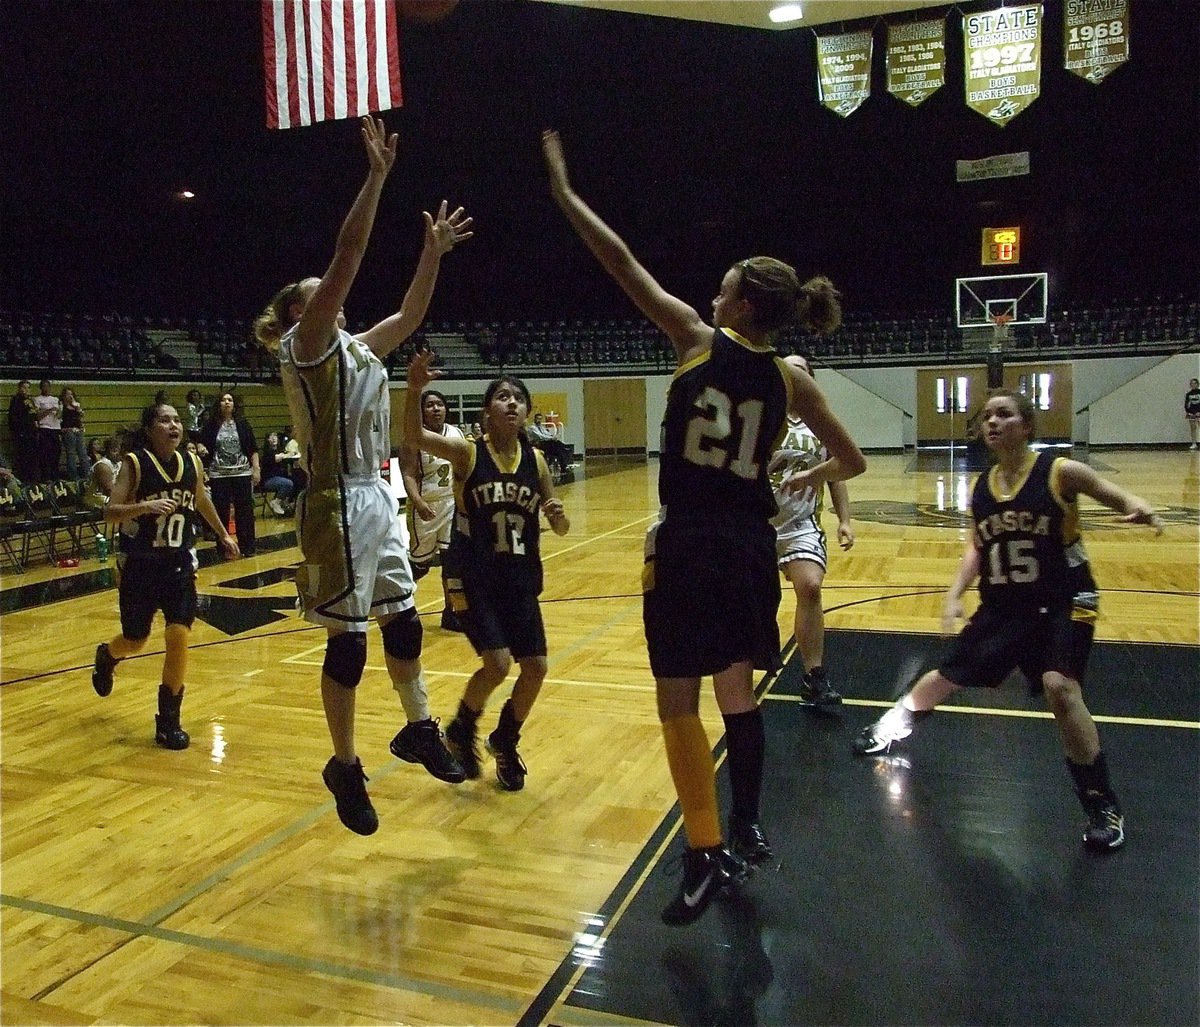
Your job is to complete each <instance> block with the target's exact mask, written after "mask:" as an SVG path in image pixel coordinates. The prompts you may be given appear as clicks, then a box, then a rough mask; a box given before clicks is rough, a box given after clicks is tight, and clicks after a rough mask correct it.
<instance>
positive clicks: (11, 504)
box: [0, 489, 29, 574]
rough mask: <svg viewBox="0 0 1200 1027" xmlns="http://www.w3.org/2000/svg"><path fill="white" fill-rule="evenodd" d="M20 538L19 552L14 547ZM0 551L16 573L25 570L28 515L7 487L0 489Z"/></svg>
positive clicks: (27, 557)
mask: <svg viewBox="0 0 1200 1027" xmlns="http://www.w3.org/2000/svg"><path fill="white" fill-rule="evenodd" d="M18 539H19V540H20V552H19V553H18V550H17V549H16V548H15V544H16V542H17V540H18ZM0 552H3V553H4V556H5V557H6V558H7V559H8V562H9V563H10V564H11V565H12V569H13V570H14V571H15V572H16V573H17V574H23V573H24V572H25V564H26V563H27V562H28V560H29V515H28V514H27V513H26V511H25V507H24V506H23V504H21V503H19V502H18V501H17V498H16V497H15V496H14V495H13V494H12V492H10V491H9V490H8V489H0Z"/></svg>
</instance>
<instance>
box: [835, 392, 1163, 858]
mask: <svg viewBox="0 0 1200 1027" xmlns="http://www.w3.org/2000/svg"><path fill="white" fill-rule="evenodd" d="M1034 416H1035V414H1034V408H1033V403H1032V402H1031V401H1030V399H1029V397H1028V396H1024V395H1022V394H1020V393H1018V392H1012V391H1009V390H1007V389H998V390H996V391H994V392H993V393H992V394H991V395H990V396H989V398H988V401H987V403H985V404H984V408H983V427H984V440H985V441H986V443H987V447H988V449H989V450H991V452H992V455H993V456H994V457H995V458H996V464H995V466H993V467H992V469H991V470H990V471H988V472H987V473H986V474H982V475H980V476H979V479H978V480H977V481H976V482H975V488H974V491H973V492H972V494H971V517H972V519H973V521H974V530H973V531H972V532H971V537H970V539H969V540H968V542H967V548H966V551H965V552H964V553H963V557H962V561H961V563H960V564H959V568H958V575H957V576H956V577H955V579H954V583H953V584H952V585H951V586H950V591H949V592H947V593H946V601H945V606H944V609H943V612H942V629H943V631H945V632H947V633H949V632H950V631H951V630H953V628H954V625H955V623H956V622H957V621H958V620H959V619H960V618H961V617H962V615H963V603H962V597H963V593H964V592H966V590H967V589H968V588H969V587H970V585H971V583H972V582H973V581H974V580H975V579H976V578H978V579H979V593H980V599H981V602H980V605H979V609H978V610H976V611H975V613H974V615H973V616H972V617H971V619H970V620H969V621H967V623H966V625H965V626H964V627H963V629H962V631H961V632H960V633H959V635H958V636H957V637H956V638H955V640H954V643H953V645H952V647H951V649H950V652H949V653H948V654H947V656H946V658H945V659H944V660H943V662H942V664H941V666H940V667H938V668H937V669H936V670H931V671H929V673H927V674H925V675H923V676H922V677H921V679H920V680H919V681H917V683H916V684H915V685H914V686H913V687H912V689H910V690H909V692H908V693H907V694H905V695H904V696H903V697H902V698H901V699H900V701H899V702H897V703H896V705H895V706H893V707H892V708H891V709H890V710H888V711H887V712H886V713H885V714H884V715H883V716H882V717H880V718H879V720H877V721H876V722H875V723H874V724H871V725H870V726H869V727H866V728H864V729H863V731H862V733H861V734H860V735H859V736H858V738H856V739H855V740H854V752H855V753H857V754H858V755H860V756H865V755H869V754H872V753H880V752H887V751H888V749H889V748H890V747H891V746H892V745H893V744H895V743H896V742H900V741H902V740H903V739H905V738H907V737H908V736H909V735H910V734H912V731H913V726H914V725H915V723H916V722H917V721H918V720H919V719H921V718H922V717H925V716H928V715H929V714H930V713H932V712H933V709H934V708H935V707H936V706H938V705H939V704H940V703H942V702H944V701H945V700H946V699H948V698H949V697H950V696H951V695H953V694H954V693H955V692H958V691H959V690H960V689H962V688H972V687H973V688H996V687H998V686H999V685H1000V684H1002V683H1003V682H1004V680H1005V679H1006V678H1007V677H1008V676H1009V674H1011V673H1012V672H1013V670H1017V669H1019V670H1020V671H1021V673H1022V674H1024V675H1025V677H1026V678H1027V679H1028V681H1029V683H1030V684H1031V685H1032V686H1033V687H1034V688H1035V689H1036V690H1039V691H1043V692H1045V695H1046V704H1047V706H1049V707H1050V712H1051V713H1052V714H1053V715H1054V720H1055V724H1056V726H1057V727H1058V733H1059V738H1060V739H1061V741H1062V746H1063V750H1064V752H1065V755H1066V762H1067V770H1068V771H1069V772H1070V775H1071V780H1072V781H1073V782H1074V785H1075V793H1076V795H1077V796H1078V797H1079V802H1080V804H1081V805H1082V806H1083V808H1084V811H1085V812H1086V814H1087V826H1086V827H1085V828H1084V832H1083V844H1084V845H1085V846H1086V847H1087V848H1089V849H1092V850H1095V851H1100V852H1107V851H1111V850H1113V849H1117V848H1120V846H1121V845H1123V844H1124V842H1125V820H1124V816H1123V815H1122V813H1121V804H1120V802H1119V801H1118V799H1117V795H1116V792H1115V791H1114V790H1113V786H1112V782H1111V781H1110V780H1109V776H1108V764H1107V763H1106V761H1105V758H1104V753H1103V752H1102V751H1101V749H1100V735H1099V732H1098V731H1097V730H1096V722H1095V721H1094V720H1093V719H1092V715H1091V713H1090V712H1089V711H1088V708H1087V705H1086V704H1085V703H1084V700H1083V690H1082V683H1083V672H1084V668H1085V667H1086V666H1087V659H1088V654H1089V652H1090V651H1091V647H1092V634H1093V632H1094V630H1095V624H1096V617H1097V616H1098V612H1099V605H1100V596H1099V593H1098V592H1097V591H1096V582H1095V579H1094V578H1093V577H1092V572H1091V568H1090V566H1089V563H1088V558H1087V553H1086V552H1085V551H1084V548H1083V537H1082V535H1081V533H1080V530H1079V497H1080V496H1088V497H1090V498H1092V499H1094V500H1095V501H1096V502H1098V503H1103V504H1104V505H1105V506H1107V507H1109V508H1110V509H1112V510H1116V511H1117V512H1118V513H1120V514H1121V515H1122V516H1121V517H1119V518H1118V520H1120V521H1123V522H1125V523H1127V524H1148V525H1150V526H1151V527H1152V528H1154V530H1155V533H1156V534H1162V523H1161V521H1159V519H1158V516H1157V515H1156V514H1155V512H1154V511H1153V510H1152V509H1151V507H1150V504H1149V503H1147V502H1146V501H1145V500H1144V499H1141V498H1140V497H1138V496H1134V495H1131V494H1130V493H1128V492H1126V491H1125V490H1124V489H1121V488H1118V487H1117V486H1116V485H1114V484H1113V483H1112V482H1110V481H1107V480H1106V479H1104V478H1101V477H1100V476H1099V475H1098V474H1097V473H1096V472H1095V471H1093V470H1092V469H1091V468H1090V467H1089V466H1088V465H1087V464H1082V463H1079V462H1078V461H1076V460H1068V459H1066V458H1065V457H1056V456H1055V455H1054V453H1053V451H1050V450H1044V451H1042V452H1041V453H1038V452H1036V451H1035V450H1033V449H1032V448H1030V442H1031V441H1032V440H1033V438H1034Z"/></svg>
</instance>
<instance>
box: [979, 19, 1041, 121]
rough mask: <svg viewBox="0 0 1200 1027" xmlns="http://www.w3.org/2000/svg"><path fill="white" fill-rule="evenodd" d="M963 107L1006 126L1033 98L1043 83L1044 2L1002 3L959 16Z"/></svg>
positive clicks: (1036, 95)
mask: <svg viewBox="0 0 1200 1027" xmlns="http://www.w3.org/2000/svg"><path fill="white" fill-rule="evenodd" d="M963 58H964V60H963V63H964V66H965V68H966V75H965V79H966V94H967V106H968V107H970V108H971V110H973V111H975V112H976V113H977V114H982V115H983V116H984V117H985V118H987V119H988V120H990V121H994V122H995V123H996V124H998V125H1006V124H1008V122H1009V121H1011V120H1012V119H1013V118H1015V117H1016V116H1017V115H1018V114H1020V113H1021V111H1023V110H1024V109H1025V108H1026V107H1028V106H1029V105H1030V104H1031V103H1033V101H1034V100H1036V99H1037V98H1038V94H1039V92H1040V91H1041V81H1042V5H1041V4H1026V5H1023V6H1021V7H1001V8H999V9H998V10H995V11H986V12H984V13H980V14H968V15H966V16H965V17H964V18H963Z"/></svg>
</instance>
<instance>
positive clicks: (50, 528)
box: [24, 484, 71, 563]
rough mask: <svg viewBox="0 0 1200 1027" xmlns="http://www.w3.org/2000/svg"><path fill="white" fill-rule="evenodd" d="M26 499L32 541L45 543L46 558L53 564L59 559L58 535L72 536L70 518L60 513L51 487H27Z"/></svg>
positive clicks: (42, 485) (43, 485)
mask: <svg viewBox="0 0 1200 1027" xmlns="http://www.w3.org/2000/svg"><path fill="white" fill-rule="evenodd" d="M24 498H25V507H26V509H27V510H28V511H29V518H30V521H29V535H30V539H31V541H37V540H38V539H42V540H44V541H45V544H46V558H47V559H48V560H49V561H50V562H51V563H53V562H54V561H55V560H57V559H58V533H59V532H60V531H65V532H67V533H68V535H69V534H70V531H71V526H70V518H69V517H67V516H66V515H65V514H62V513H60V512H59V510H58V507H57V506H56V505H55V503H54V493H53V491H52V486H51V485H47V484H41V485H26V486H25V496H24ZM26 559H28V554H27V555H26Z"/></svg>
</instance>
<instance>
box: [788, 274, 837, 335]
mask: <svg viewBox="0 0 1200 1027" xmlns="http://www.w3.org/2000/svg"><path fill="white" fill-rule="evenodd" d="M841 299H842V294H841V293H840V292H838V291H837V289H836V288H834V285H833V282H831V281H830V280H829V279H828V278H826V277H825V276H824V275H817V276H816V277H815V278H810V279H809V280H808V281H807V282H805V283H804V284H803V285H802V286H800V292H799V294H798V295H797V296H796V320H797V321H799V322H800V323H801V324H802V325H803V326H804V327H805V328H807V329H808V330H809V331H810V332H813V333H815V334H817V335H829V334H830V333H831V332H835V331H837V329H838V328H839V327H840V326H841V323H842V303H841Z"/></svg>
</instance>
